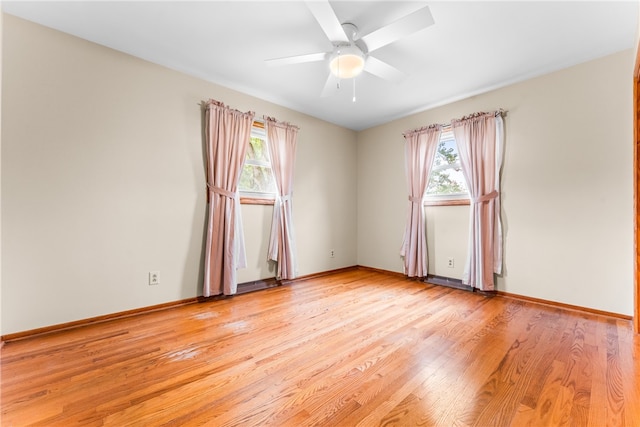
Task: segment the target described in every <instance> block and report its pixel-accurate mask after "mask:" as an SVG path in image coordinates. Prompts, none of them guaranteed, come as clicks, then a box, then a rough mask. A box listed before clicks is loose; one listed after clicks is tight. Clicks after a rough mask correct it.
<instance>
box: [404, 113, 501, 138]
mask: <svg viewBox="0 0 640 427" xmlns="http://www.w3.org/2000/svg"><path fill="white" fill-rule="evenodd" d="M484 114H491V113H486V112H482V111H480V112H477V113H473V114H469V115H467V116H464V117H462V118H461V119H453V120H467V119H471V118H473V117H479V116H482V115H484ZM493 114H494V116H495V117H498V116H505V115H506V114H507V110H504V109H502V108H499V109H497V110H496V111H494V112H493ZM453 120H452V121H453ZM436 126H440V128H441V129H442V130H443V131H449V130H451V123H434V124H432V125H429V126H423V127H420V128H417V129H412V130H408V131H406V132H403V135H407V134H410V133H413V132H420V131H422V130H424V129H429V128H431V127H436Z"/></svg>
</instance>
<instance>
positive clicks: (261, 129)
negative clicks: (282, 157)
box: [238, 120, 278, 205]
mask: <svg viewBox="0 0 640 427" xmlns="http://www.w3.org/2000/svg"><path fill="white" fill-rule="evenodd" d="M254 137H259V138H261V139H262V140H264V142H265V145H266V148H267V156H271V153H270V151H269V147H268V144H269V139H268V138H267V133H266V129H265V126H264V122H262V121H260V120H254V121H253V123H252V125H251V136H250V138H254ZM245 162H246V156H245V161H244V162H242V169H243V170H244V166H245ZM254 165H255V166H261V165H260V164H259V163H255V164H254ZM262 166H268V167H269V168H270V169H271V172H272V173H273V167H272V165H271V158H269V164H268V165H262ZM274 179H275V178H274ZM238 185H239V184H238ZM276 191H278V190H277V189H276ZM276 191H274V192H273V193H260V192H256V191H243V190H240V188H238V193H239V195H240V204H243V205H273V204H275V201H276Z"/></svg>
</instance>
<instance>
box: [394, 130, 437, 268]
mask: <svg viewBox="0 0 640 427" xmlns="http://www.w3.org/2000/svg"><path fill="white" fill-rule="evenodd" d="M441 132H442V126H441V125H434V126H430V127H427V128H422V129H417V130H414V131H410V132H406V133H405V134H404V138H405V140H406V142H405V146H404V147H405V149H404V153H405V174H406V178H407V187H408V189H409V204H408V212H407V222H406V225H405V231H404V239H403V242H402V248H401V249H400V255H401V256H403V257H404V273H405V274H406V275H407V276H409V277H426V276H427V269H428V266H429V260H428V257H427V234H426V225H425V214H424V200H423V199H424V196H425V192H426V191H427V185H428V184H429V175H430V174H431V167H432V166H433V159H434V157H435V154H436V150H437V148H438V143H439V142H440V133H441Z"/></svg>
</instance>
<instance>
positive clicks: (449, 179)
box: [427, 132, 468, 196]
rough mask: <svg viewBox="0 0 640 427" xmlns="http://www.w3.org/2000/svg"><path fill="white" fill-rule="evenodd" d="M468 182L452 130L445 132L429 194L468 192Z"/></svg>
mask: <svg viewBox="0 0 640 427" xmlns="http://www.w3.org/2000/svg"><path fill="white" fill-rule="evenodd" d="M467 193H468V191H467V184H466V182H465V180H464V175H463V174H462V169H461V168H460V159H459V158H458V147H457V146H456V141H455V140H454V139H453V134H452V133H451V132H443V133H442V135H441V137H440V143H439V144H438V151H436V156H435V158H434V160H433V169H432V172H431V177H430V179H429V185H428V186H427V195H429V196H436V195H450V194H467Z"/></svg>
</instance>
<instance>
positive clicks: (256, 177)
mask: <svg viewBox="0 0 640 427" xmlns="http://www.w3.org/2000/svg"><path fill="white" fill-rule="evenodd" d="M239 189H240V191H246V192H255V193H275V192H276V184H275V182H274V179H273V172H272V171H271V168H270V167H267V166H256V165H249V164H245V165H244V168H242V175H240V183H239Z"/></svg>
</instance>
